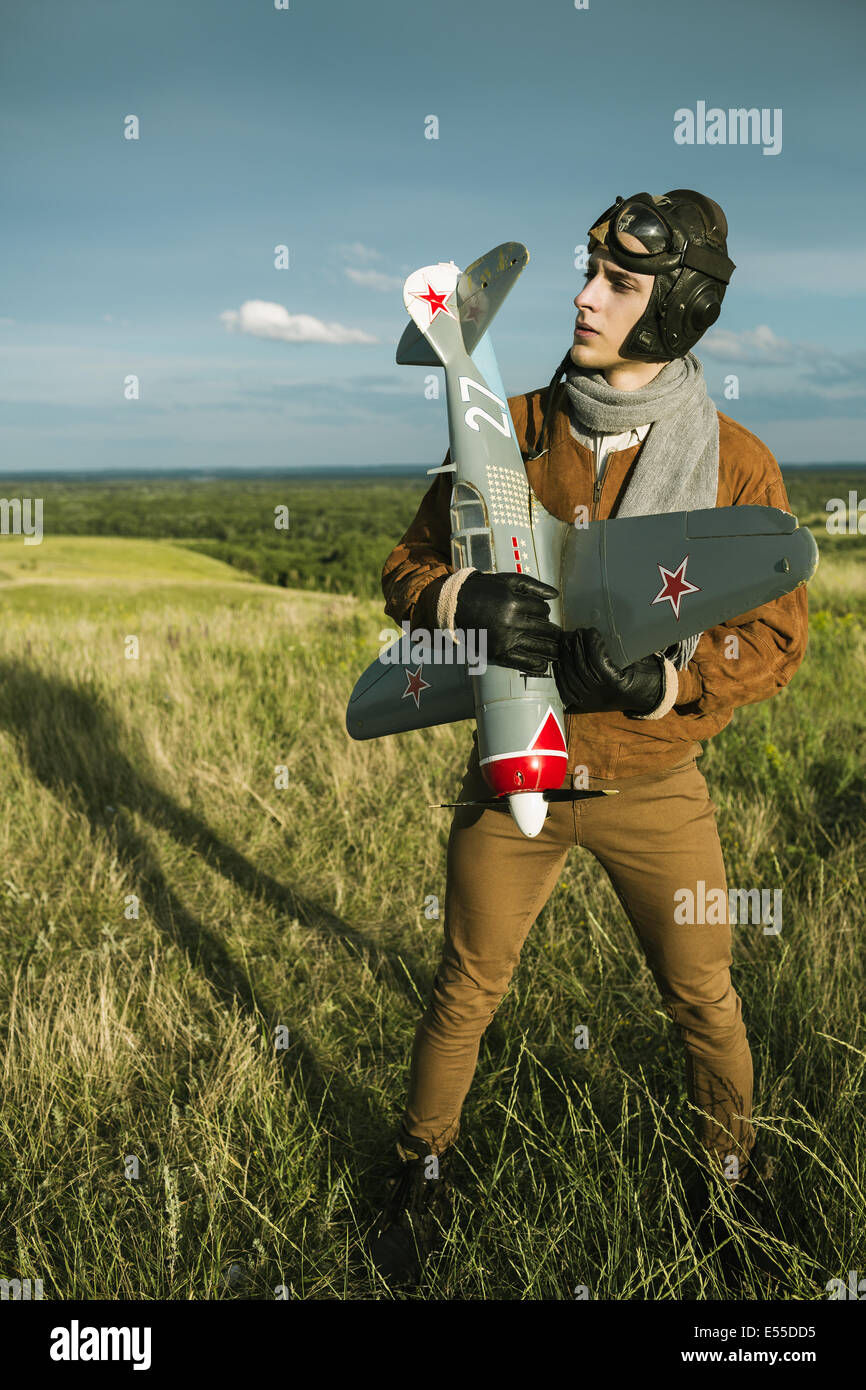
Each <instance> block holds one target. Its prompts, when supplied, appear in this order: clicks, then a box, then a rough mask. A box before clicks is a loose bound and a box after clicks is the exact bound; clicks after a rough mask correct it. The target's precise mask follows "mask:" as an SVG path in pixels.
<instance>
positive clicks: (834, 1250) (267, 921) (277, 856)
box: [0, 489, 866, 1299]
mask: <svg viewBox="0 0 866 1390" xmlns="http://www.w3.org/2000/svg"><path fill="white" fill-rule="evenodd" d="M7 491H8V489H7ZM409 500H411V499H409ZM401 505H404V506H406V505H408V501H405V502H404V503H403V504H401ZM413 509H414V503H413V504H412V507H411V508H410V513H409V514H410V515H411V510H413ZM396 534H399V531H397V532H396ZM396 534H395V535H394V536H393V537H392V540H393V539H395V538H396ZM820 543H821V538H820V536H819V544H820ZM827 549H828V554H826V555H825V556H824V557H823V558H822V564H821V566H820V568H819V571H818V575H817V576H816V579H815V581H814V582H813V585H812V586H811V590H810V592H811V609H812V635H811V640H810V648H809V653H808V655H807V658H806V661H805V662H804V664H803V666H802V667H801V669H800V671H799V672H798V673H797V675H796V676H795V678H794V680H793V682H792V683H791V685H790V686H789V687H788V688H787V689H786V690H785V691H784V692H782V694H781V695H780V696H778V697H777V698H776V699H775V700H773V701H770V702H768V703H766V704H764V705H759V706H752V707H747V708H745V709H742V710H740V711H738V713H737V715H736V716H735V721H734V724H733V725H732V726H731V727H730V728H728V729H727V730H725V731H724V732H723V733H722V734H721V735H719V737H718V738H717V739H715V740H714V741H713V742H712V743H710V744H709V745H708V749H707V753H706V755H705V757H704V758H703V760H702V768H703V771H704V773H705V775H706V776H707V779H708V781H709V783H710V787H711V791H712V793H713V798H714V801H715V802H716V804H717V806H718V810H719V823H720V831H721V835H722V842H723V845H724V846H725V851H726V859H727V863H728V870H729V878H730V881H731V883H734V884H752V883H754V884H761V885H763V886H767V887H776V886H782V887H783V888H784V895H785V896H784V926H783V930H782V932H781V933H780V934H779V936H778V937H772V936H764V935H762V934H761V932H760V929H759V928H751V927H739V928H735V929H734V930H735V944H734V959H735V965H734V970H735V975H734V979H735V984H736V987H737V989H738V992H739V993H740V994H741V995H742V997H743V1001H744V1012H745V1016H746V1019H747V1024H748V1028H749V1035H750V1041H751V1045H752V1050H753V1054H754V1057H755V1064H756V1124H757V1126H758V1128H759V1130H762V1131H763V1132H764V1136H765V1138H766V1139H768V1140H769V1144H770V1147H771V1148H775V1150H776V1152H777V1154H778V1157H779V1176H778V1182H779V1184H780V1185H781V1190H782V1193H783V1200H784V1202H785V1204H786V1206H787V1207H788V1208H790V1209H791V1210H792V1211H794V1212H796V1213H797V1214H798V1215H799V1217H800V1219H801V1221H802V1222H803V1223H804V1224H805V1226H806V1229H807V1230H809V1231H810V1232H811V1239H810V1241H809V1243H808V1248H807V1249H806V1250H805V1251H799V1250H796V1249H794V1248H793V1247H792V1248H790V1249H787V1248H784V1249H781V1250H779V1252H778V1255H779V1265H780V1276H779V1284H778V1288H777V1294H778V1296H780V1297H783V1298H820V1297H826V1294H825V1293H824V1286H825V1284H826V1282H827V1280H828V1279H830V1278H833V1277H837V1276H841V1277H843V1278H844V1277H846V1272H847V1271H848V1270H849V1269H859V1270H861V1271H862V1270H863V1269H864V1268H866V1249H864V1229H866V1222H864V1216H866V1198H864V1190H863V1177H862V1175H863V1172H864V1170H866V1148H864V1137H863V1126H862V1106H863V1089H864V1061H866V1051H864V1037H866V1034H864V1027H863V1002H862V1001H863V998H864V951H863V926H864V907H863V902H864V878H863V865H864V862H866V855H864V849H866V844H864V840H866V836H864V809H866V777H864V766H863V756H862V749H863V737H864V733H866V727H864V714H863V710H864V705H863V689H864V678H866V640H864V633H866V596H864V592H863V582H862V573H861V571H860V570H859V569H858V568H857V565H856V564H855V563H854V561H853V560H852V559H849V558H847V557H846V553H845V552H844V551H843V550H842V549H841V548H839V549H838V550H837V551H836V552H835V553H834V552H833V548H832V547H828V548H827ZM837 556H838V558H837ZM382 558H384V557H382ZM380 564H381V560H380ZM28 567H29V568H28ZM0 570H2V571H3V582H2V583H0V603H2V608H3V625H2V633H0V797H2V804H3V805H4V806H5V807H6V808H7V814H6V815H5V816H3V817H2V819H0V865H2V867H0V937H2V969H0V1014H2V1017H3V1018H4V1020H5V1024H4V1030H3V1051H2V1058H0V1061H2V1067H3V1089H4V1104H3V1107H2V1110H0V1125H2V1133H0V1275H3V1276H5V1277H12V1276H13V1275H17V1276H19V1277H21V1278H24V1277H27V1276H30V1277H32V1278H41V1279H42V1280H43V1282H44V1288H45V1296H46V1297H51V1298H87V1299H92V1298H110V1299H117V1298H134V1299H142V1298H143V1299H148V1298H174V1299H187V1298H194V1299H200V1298H217V1297H219V1298H235V1297H241V1298H273V1297H274V1296H275V1293H274V1291H275V1289H277V1288H278V1287H280V1286H283V1285H284V1286H286V1288H287V1289H288V1291H289V1293H290V1296H299V1297H306V1298H311V1297H316V1298H322V1297H331V1298H341V1299H342V1298H350V1299H355V1298H366V1297H371V1296H388V1295H387V1291H386V1290H385V1288H384V1286H383V1285H382V1284H381V1283H380V1282H379V1281H377V1279H376V1277H375V1276H374V1275H373V1273H372V1272H371V1271H370V1269H369V1267H368V1266H367V1265H366V1264H365V1261H364V1259H363V1256H362V1255H361V1253H360V1250H359V1242H360V1240H361V1237H362V1235H363V1233H364V1232H365V1231H366V1229H367V1227H368V1225H369V1223H370V1221H371V1220H372V1217H373V1214H374V1212H375V1205H376V1200H377V1198H378V1195H379V1191H380V1188H379V1181H380V1165H381V1161H382V1158H383V1157H385V1158H387V1157H388V1156H389V1153H390V1145H391V1143H392V1139H393V1131H394V1127H395V1125H396V1122H397V1119H398V1118H399V1114H400V1111H401V1109H402V1104H403V1099H404V1095H405V1087H406V1081H407V1074H408V1059H409V1051H410V1047H411V1041H412V1036H413V1032H414V1027H415V1023H416V1021H417V1018H418V1016H419V1013H420V1011H421V1009H422V1007H423V1003H424V1001H425V999H426V995H427V992H428V990H429V987H430V983H431V980H432V977H433V973H434V971H435V967H436V963H437V960H438V954H439V945H440V940H441V931H442V919H441V915H440V916H439V918H438V920H437V919H436V918H432V919H431V918H428V917H427V916H426V915H425V903H428V902H429V899H430V896H431V895H433V896H435V897H437V898H438V900H439V903H440V904H441V903H442V902H443V901H444V890H445V859H444V850H445V844H446V839H447V833H448V825H449V813H448V812H447V811H441V810H431V809H430V808H429V806H428V803H430V802H434V801H448V800H453V798H454V795H455V794H456V792H457V790H458V788H459V783H460V775H461V772H462V768H463V765H464V762H465V758H466V756H467V754H468V751H469V745H470V739H471V728H470V726H469V725H461V726H455V727H447V728H440V729H435V730H430V731H426V732H421V733H417V734H410V735H406V736H403V737H401V738H399V739H396V738H395V739H389V740H383V741H379V742H374V743H371V744H353V743H351V741H350V740H349V739H348V737H347V735H346V733H345V728H344V713H345V705H346V701H347V698H348V694H349V692H350V690H351V687H352V685H353V683H354V681H355V679H356V677H357V675H358V674H359V673H360V671H361V670H362V669H363V668H364V666H366V665H367V663H368V662H369V661H370V660H372V659H373V658H374V657H375V655H376V653H377V651H378V649H379V639H378V634H379V631H380V629H381V628H382V627H383V626H385V625H387V624H386V621H385V620H384V618H383V615H382V606H381V601H380V600H379V601H377V600H372V601H371V600H367V599H364V598H360V599H359V598H356V597H352V596H337V595H333V594H320V593H313V592H306V593H301V592H300V591H298V590H293V589H291V588H287V587H280V586H277V585H264V584H260V583H257V582H255V581H254V580H252V579H251V578H249V577H248V576H246V577H245V576H243V575H241V574H239V573H238V571H237V570H236V569H234V568H230V567H229V566H228V565H225V564H223V563H221V562H220V561H219V560H217V559H214V558H212V557H211V556H206V555H203V554H201V553H194V552H192V551H190V550H187V549H185V548H183V547H181V546H180V545H178V544H174V543H172V542H170V541H166V540H152V539H147V538H137V539H136V538H126V539H117V538H110V537H97V538H95V539H94V538H88V537H86V536H84V535H81V536H74V537H64V536H54V537H53V538H48V539H46V541H45V542H44V543H43V545H42V546H41V547H29V548H27V549H25V548H23V547H22V546H21V543H20V541H15V542H12V541H4V542H2V543H0ZM130 636H136V637H137V638H138V656H137V658H134V659H129V658H128V656H127V651H128V649H129V644H128V638H129V637H130ZM278 769H285V774H284V775H285V777H286V778H287V781H288V786H287V787H286V788H285V789H283V788H281V787H279V786H277V785H275V778H279V776H280V775H281V774H280V773H279V771H278ZM428 910H429V909H428ZM587 1020H590V1021H591V1031H592V1035H593V1037H594V1038H595V1039H597V1040H598V1041H597V1043H596V1045H595V1046H594V1047H593V1048H592V1049H590V1050H589V1051H588V1052H576V1051H575V1049H574V1046H573V1034H574V1027H575V1025H576V1023H577V1022H581V1021H584V1022H585V1021H587ZM277 1030H283V1031H277ZM278 1040H282V1041H284V1042H285V1043H286V1046H285V1047H282V1048H278V1047H277V1046H276V1042H277V1041H278ZM689 1120H690V1117H689V1114H688V1110H687V1105H686V1100H685V1086H684V1069H683V1060H682V1052H681V1048H680V1044H679V1042H678V1039H677V1037H676V1035H675V1033H674V1031H673V1030H672V1028H671V1025H670V1024H669V1023H668V1021H667V1018H666V1016H665V1014H664V1011H663V1009H662V1007H661V1005H660V1001H659V1000H658V997H657V994H656V991H655V986H654V984H653V981H652V978H651V977H650V975H649V972H648V971H647V969H646V966H645V964H644V962H643V958H642V956H641V955H640V952H639V949H638V948H637V946H636V944H635V942H634V940H633V938H632V934H631V931H630V928H629V927H628V924H627V922H626V919H625V917H624V915H623V913H622V910H621V908H620V906H619V903H618V901H617V899H616V897H615V895H614V893H613V891H612V889H611V887H610V885H609V883H608V881H607V879H606V878H605V876H604V874H603V872H602V871H601V870H600V869H599V867H598V866H597V865H596V863H595V861H594V860H592V859H591V858H590V857H589V856H588V855H581V854H579V853H578V852H577V851H575V853H574V854H573V855H572V856H570V858H569V862H568V865H567V868H566V870H565V872H564V874H563V876H562V879H561V881H560V883H559V885H558V887H557V890H556V891H555V893H554V895H553V897H552V899H551V901H550V903H549V904H548V906H547V907H546V908H545V909H544V911H543V913H542V915H541V917H540V919H539V921H538V923H537V924H536V926H535V928H534V929H533V931H532V932H531V933H530V936H529V939H528V941H527V944H526V947H525V950H524V954H523V958H522V961H521V965H520V968H519V971H518V973H517V975H516V977H515V981H514V984H513V985H512V989H511V990H510V992H509V994H508V995H507V996H506V999H505V1000H504V1002H503V1004H502V1006H501V1008H500V1010H499V1012H498V1014H497V1016H496V1018H495V1019H494V1022H493V1023H492V1025H491V1027H490V1028H489V1029H488V1031H487V1033H486V1035H485V1037H484V1039H483V1041H482V1048H481V1057H480V1061H479V1068H478V1072H477V1074H476V1079H475V1083H474V1086H473V1089H472V1091H471V1092H470V1095H469V1099H468V1102H467V1106H466V1109H465V1111H464V1122H463V1133H462V1135H461V1139H460V1144H459V1151H460V1152H459V1163H460V1164H461V1165H462V1168H461V1169H460V1172H461V1175H462V1176H461V1179H460V1181H461V1186H462V1187H463V1189H464V1191H465V1193H466V1194H467V1196H466V1197H465V1198H464V1205H463V1206H462V1207H461V1208H460V1216H459V1219H458V1222H457V1225H456V1227H455V1231H454V1233H453V1235H452V1237H451V1238H450V1240H449V1243H448V1245H447V1246H446V1248H445V1250H444V1252H443V1255H442V1257H441V1259H440V1260H439V1261H438V1263H437V1264H435V1266H434V1267H433V1268H432V1270H431V1279H432V1284H431V1286H430V1292H428V1293H427V1294H426V1295H425V1294H419V1295H418V1296H419V1297H423V1296H430V1293H432V1296H433V1297H437V1298H459V1299H481V1298H507V1299H511V1298H555V1299H562V1298H571V1297H572V1296H573V1290H574V1287H575V1286H576V1285H578V1284H586V1285H588V1287H589V1289H590V1294H591V1296H592V1297H593V1298H602V1299H604V1298H616V1299H644V1298H671V1299H690V1298H711V1297H715V1296H719V1295H720V1291H721V1286H720V1284H719V1283H718V1273H717V1270H716V1269H715V1266H714V1265H713V1263H712V1262H710V1263H709V1264H703V1265H702V1264H700V1262H699V1260H698V1258H697V1257H696V1255H695V1253H694V1251H693V1250H692V1249H691V1247H690V1245H689V1244H688V1241H687V1240H686V1238H685V1237H684V1235H683V1230H682V1224H681V1220H680V1215H679V1212H678V1202H679V1201H680V1200H681V1196H680V1189H679V1185H678V1179H677V1176H676V1175H677V1173H678V1172H679V1171H682V1170H683V1168H684V1166H685V1163H686V1155H687V1152H688V1151H689V1149H690V1147H691V1140H690V1137H689ZM130 1173H133V1174H137V1176H128V1175H127V1174H130ZM755 1293H756V1294H757V1295H760V1294H761V1293H762V1290H761V1289H760V1288H758V1287H757V1286H756V1288H755Z"/></svg>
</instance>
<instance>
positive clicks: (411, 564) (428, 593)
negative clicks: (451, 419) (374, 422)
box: [382, 449, 455, 632]
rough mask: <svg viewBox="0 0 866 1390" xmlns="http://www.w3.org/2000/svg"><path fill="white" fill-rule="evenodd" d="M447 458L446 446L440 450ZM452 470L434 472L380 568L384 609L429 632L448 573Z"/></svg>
mask: <svg viewBox="0 0 866 1390" xmlns="http://www.w3.org/2000/svg"><path fill="white" fill-rule="evenodd" d="M444 461H445V464H449V463H450V462H451V450H450V449H449V450H448V453H447V454H446V455H445V460H444ZM453 476H454V475H453V474H452V473H439V474H438V475H437V476H436V477H435V478H434V479H433V482H432V483H431V485H430V487H429V488H428V489H427V491H426V493H425V494H424V496H423V498H422V499H421V505H420V506H419V508H418V510H417V512H416V513H415V518H414V520H413V521H412V522H411V524H410V525H409V527H408V528H407V530H406V531H405V533H404V534H403V536H401V538H400V540H399V541H398V542H397V544H396V545H395V547H394V549H393V550H392V551H391V554H390V555H389V556H388V558H387V560H386V561H385V565H384V568H383V570H382V592H383V593H384V595H385V612H386V613H387V615H388V617H389V618H393V619H394V621H395V622H396V623H398V624H399V623H402V622H403V621H404V620H406V621H408V622H409V624H410V626H411V628H413V629H415V628H419V627H423V628H426V629H427V630H428V631H431V632H432V631H433V630H434V629H435V628H436V627H438V626H439V624H438V623H437V620H436V610H437V602H438V599H439V594H440V592H441V590H442V588H443V586H444V585H445V583H446V581H447V580H448V579H449V577H450V576H451V575H453V574H454V573H455V569H454V566H453V565H452V563H451V514H450V502H451V484H452V479H453Z"/></svg>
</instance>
